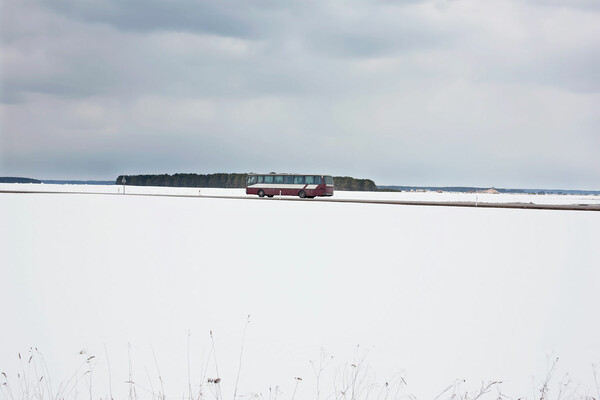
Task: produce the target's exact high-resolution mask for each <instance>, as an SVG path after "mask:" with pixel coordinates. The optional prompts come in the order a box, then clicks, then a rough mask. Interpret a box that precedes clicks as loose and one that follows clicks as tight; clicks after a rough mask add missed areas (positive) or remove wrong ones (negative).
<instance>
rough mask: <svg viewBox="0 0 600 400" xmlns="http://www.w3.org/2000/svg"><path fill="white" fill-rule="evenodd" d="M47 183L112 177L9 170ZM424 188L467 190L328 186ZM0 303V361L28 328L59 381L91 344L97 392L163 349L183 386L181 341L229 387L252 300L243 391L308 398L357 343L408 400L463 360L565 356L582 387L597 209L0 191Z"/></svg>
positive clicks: (373, 371)
mask: <svg viewBox="0 0 600 400" xmlns="http://www.w3.org/2000/svg"><path fill="white" fill-rule="evenodd" d="M40 186H44V189H45V190H50V191H55V190H58V191H60V190H64V191H67V192H68V191H73V192H82V191H94V192H97V191H99V190H106V191H108V190H112V191H113V192H114V191H116V190H120V187H116V186H104V187H98V186H75V185H65V186H61V185H0V189H3V190H12V189H14V187H17V188H18V190H22V189H23V188H24V187H31V188H33V189H32V190H40ZM126 190H127V191H128V192H129V193H133V192H135V191H138V190H146V192H145V193H149V192H154V193H175V194H194V195H195V194H197V193H198V189H189V188H181V189H180V188H176V189H173V188H132V187H131V188H130V187H127V189H126ZM200 194H232V195H234V196H239V197H245V194H243V191H239V190H214V189H200ZM418 195H421V196H422V197H420V198H423V197H427V196H431V197H432V198H433V197H435V198H440V199H442V198H443V200H442V201H444V200H452V201H453V200H455V199H454V196H459V197H460V195H455V194H439V193H425V194H423V193H343V192H338V193H336V196H339V197H352V196H366V197H369V198H371V197H374V196H376V197H377V198H388V196H398V197H399V198H405V197H403V196H418ZM479 196H480V198H479V201H482V199H481V196H483V195H479ZM489 196H492V197H493V198H494V200H493V201H494V202H499V201H500V200H499V199H504V198H505V197H506V196H508V195H489ZM471 197H473V195H471ZM522 197H524V198H526V199H534V200H535V201H542V200H543V201H546V200H548V199H550V198H552V199H555V198H557V199H561V200H562V199H567V200H565V201H572V197H573V198H574V197H578V199H577V200H574V201H575V203H582V202H586V203H590V202H591V201H592V200H595V201H597V197H596V196H584V197H586V199H585V201H582V200H580V199H579V198H580V197H582V196H527V195H525V196H523V195H522ZM588 197H589V198H588ZM394 198H396V197H394ZM465 198H466V195H465ZM428 200H429V199H428ZM466 201H470V200H466ZM507 201H509V200H507ZM510 201H514V200H510ZM530 201H531V200H530ZM560 204H565V203H560ZM0 304H1V305H2V317H1V319H0V322H1V323H0V334H1V340H0V371H6V373H7V374H9V377H10V376H13V377H14V375H16V373H17V372H19V371H20V368H21V367H20V364H19V360H18V357H17V353H18V352H21V353H22V354H28V352H27V351H28V349H29V347H30V346H35V347H37V348H38V349H39V350H40V351H41V352H42V353H43V355H44V358H45V360H46V363H47V365H48V369H49V370H50V373H51V378H52V379H53V384H54V386H55V388H56V387H57V386H58V382H60V381H61V380H66V379H68V378H69V377H70V376H71V374H72V373H73V372H74V371H75V370H76V369H77V367H78V366H79V365H80V364H81V362H82V360H85V358H87V357H88V356H89V355H95V356H96V358H95V359H94V363H95V364H94V365H95V368H94V375H93V379H94V383H93V390H94V393H96V394H97V396H106V395H107V394H108V391H109V389H108V388H109V385H108V377H109V376H110V377H111V378H112V390H113V392H114V393H115V398H124V396H126V395H127V390H128V386H127V384H126V383H124V382H125V381H126V380H128V379H129V377H128V354H130V355H131V364H132V371H133V379H134V380H135V381H136V383H138V384H140V385H141V386H144V387H147V388H150V387H151V386H152V387H153V390H154V391H155V392H156V391H158V390H159V389H158V388H159V387H160V382H159V379H158V376H159V373H158V371H157V365H158V367H159V369H160V376H162V378H163V381H164V388H165V391H166V394H167V398H182V395H183V394H187V393H188V355H189V359H190V376H191V378H190V382H191V384H192V385H193V386H197V385H198V384H199V383H200V381H201V377H202V376H203V375H204V376H205V378H207V377H208V378H215V377H217V373H216V368H217V367H218V370H219V377H221V378H222V382H221V385H222V386H221V387H222V390H223V395H224V397H225V398H232V396H233V388H234V386H235V381H236V375H237V372H238V364H239V357H240V346H241V342H242V336H243V332H244V329H245V326H246V317H247V315H248V314H251V317H250V321H251V322H250V324H249V325H248V326H247V334H246V338H245V344H244V351H243V358H242V368H241V373H240V378H239V385H238V386H239V389H238V395H239V394H249V393H263V395H264V396H265V398H268V397H269V396H268V393H269V387H271V388H275V387H276V386H279V389H278V390H279V391H281V392H282V393H283V397H281V398H287V399H290V398H291V397H292V393H293V391H294V385H295V384H296V382H297V381H296V380H294V377H301V378H302V379H303V380H302V382H301V383H300V384H299V385H298V388H297V393H296V396H295V398H296V399H309V398H316V394H315V393H316V390H315V388H316V379H315V373H314V372H313V368H312V367H311V364H310V362H309V361H310V360H313V361H314V362H315V363H316V364H318V362H319V357H320V354H321V349H324V350H325V351H326V352H327V354H328V355H333V356H334V359H333V360H332V361H331V363H330V364H329V365H328V366H327V368H325V370H324V372H323V374H322V377H321V384H320V385H321V398H322V399H325V398H333V397H329V395H331V394H332V393H333V390H334V384H337V385H338V386H339V385H340V381H341V379H342V377H343V372H342V371H343V370H342V368H343V366H344V365H345V364H346V365H348V364H350V363H352V362H355V359H354V357H355V354H359V356H362V355H363V354H364V352H368V356H367V358H366V360H365V362H364V364H363V365H368V366H369V376H370V377H371V378H370V379H374V380H376V381H377V382H380V383H382V382H385V381H386V380H388V379H392V377H393V376H397V375H396V374H400V375H401V376H403V377H404V379H405V380H406V381H407V383H408V387H407V388H406V389H403V390H404V392H405V393H412V394H414V395H416V396H417V398H419V399H432V398H434V397H435V396H436V395H437V394H438V393H439V392H441V391H442V390H443V389H445V388H446V387H447V386H448V385H450V384H451V383H453V382H454V381H455V380H456V379H457V378H464V379H466V383H465V384H464V385H463V388H464V389H470V388H472V389H473V390H474V389H478V388H479V387H480V385H481V382H482V381H487V380H502V381H504V384H503V388H504V393H505V394H507V395H510V396H513V397H514V398H516V397H527V398H530V399H531V398H533V397H534V391H533V389H532V384H538V383H540V382H541V381H542V380H543V378H544V377H545V374H546V371H547V366H548V365H547V362H548V359H552V358H554V357H556V356H560V358H561V360H560V362H559V365H558V370H557V373H556V374H557V376H558V377H560V378H562V376H563V375H564V374H565V373H569V374H570V376H571V379H572V380H573V381H574V382H575V383H576V384H577V385H578V387H579V388H580V389H581V390H582V391H583V392H584V393H585V392H586V390H591V388H592V387H593V376H592V369H591V363H593V362H595V363H598V362H600V319H599V318H598V315H599V314H600V312H599V305H600V213H598V212H581V211H545V210H511V209H485V208H452V207H418V206H395V205H380V204H349V203H328V202H311V201H302V202H283V201H282V202H278V201H266V200H265V201H248V200H244V199H213V198H203V197H201V196H198V197H181V198H177V197H158V196H126V195H125V196H123V195H121V196H107V195H101V194H98V195H96V194H88V195H77V194H70V193H65V194H9V193H0ZM211 330H212V332H213V337H214V351H213V347H212V343H211V341H210V336H209V331H211ZM188 334H190V336H189V343H190V350H189V353H188V348H187V346H188ZM357 345H360V346H359V347H358V349H357ZM84 349H85V354H84V355H80V354H79V352H80V351H81V350H84ZM107 354H108V359H107V356H106V355H107ZM215 354H216V357H215ZM155 357H156V361H155ZM215 358H216V361H217V365H216V366H215ZM108 360H109V361H110V362H108ZM109 365H110V367H111V369H110V370H111V373H110V375H109V373H108V366H109ZM87 376H89V375H87ZM13 379H14V378H13ZM86 379H87V378H86ZM88 386H89V385H88ZM80 390H81V391H82V392H86V391H87V390H88V389H86V386H85V382H83V381H82V383H81V388H80ZM206 390H207V393H208V394H210V393H211V392H210V390H209V388H207V389H206ZM272 390H273V389H272ZM138 393H139V395H140V398H150V396H147V394H146V393H145V392H143V391H142V390H141V389H139V390H138ZM594 393H595V392H594ZM117 394H118V396H117ZM144 396H146V397H144ZM209 397H210V396H209ZM375 397H376V396H375ZM492 397H493V396H492Z"/></svg>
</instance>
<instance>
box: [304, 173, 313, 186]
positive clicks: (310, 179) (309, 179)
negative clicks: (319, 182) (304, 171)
mask: <svg viewBox="0 0 600 400" xmlns="http://www.w3.org/2000/svg"><path fill="white" fill-rule="evenodd" d="M304 181H305V183H306V184H307V185H312V184H313V176H312V175H308V176H305V177H304Z"/></svg>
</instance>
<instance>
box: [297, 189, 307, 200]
mask: <svg viewBox="0 0 600 400" xmlns="http://www.w3.org/2000/svg"><path fill="white" fill-rule="evenodd" d="M298 197H300V198H301V199H303V198H305V197H306V192H305V191H304V190H301V191H299V192H298Z"/></svg>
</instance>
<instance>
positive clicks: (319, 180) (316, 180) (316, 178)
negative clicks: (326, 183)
mask: <svg viewBox="0 0 600 400" xmlns="http://www.w3.org/2000/svg"><path fill="white" fill-rule="evenodd" d="M322 183H323V182H322V181H321V177H320V176H318V175H317V176H315V185H320V184H322Z"/></svg>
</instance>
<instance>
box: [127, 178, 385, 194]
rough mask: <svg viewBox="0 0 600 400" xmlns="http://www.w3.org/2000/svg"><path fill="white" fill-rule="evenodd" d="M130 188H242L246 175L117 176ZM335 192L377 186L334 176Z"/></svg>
mask: <svg viewBox="0 0 600 400" xmlns="http://www.w3.org/2000/svg"><path fill="white" fill-rule="evenodd" d="M123 178H125V184H126V185H132V186H178V187H211V188H244V187H246V174H206V175H204V174H174V175H168V174H162V175H119V177H118V178H117V180H116V181H115V184H117V185H122V184H123ZM333 182H334V184H335V188H336V189H337V190H352V191H374V190H377V185H375V182H373V181H372V180H370V179H355V178H351V177H349V176H334V177H333Z"/></svg>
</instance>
